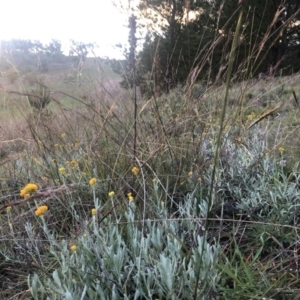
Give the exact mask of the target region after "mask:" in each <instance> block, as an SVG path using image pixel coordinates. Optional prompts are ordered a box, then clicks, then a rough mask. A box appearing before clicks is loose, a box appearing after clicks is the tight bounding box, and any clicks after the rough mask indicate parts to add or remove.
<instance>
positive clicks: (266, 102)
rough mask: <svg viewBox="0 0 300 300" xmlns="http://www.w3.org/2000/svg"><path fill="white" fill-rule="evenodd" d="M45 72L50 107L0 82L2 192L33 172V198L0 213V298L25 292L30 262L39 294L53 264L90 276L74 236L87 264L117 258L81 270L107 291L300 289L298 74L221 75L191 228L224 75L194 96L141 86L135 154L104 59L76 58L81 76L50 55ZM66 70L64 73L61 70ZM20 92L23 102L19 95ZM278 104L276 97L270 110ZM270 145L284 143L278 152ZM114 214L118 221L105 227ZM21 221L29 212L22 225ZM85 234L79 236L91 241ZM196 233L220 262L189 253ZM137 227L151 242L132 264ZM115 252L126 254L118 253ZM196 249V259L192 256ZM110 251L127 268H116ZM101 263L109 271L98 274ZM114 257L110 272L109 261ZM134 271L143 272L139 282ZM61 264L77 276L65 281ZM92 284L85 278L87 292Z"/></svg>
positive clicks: (123, 97) (212, 294)
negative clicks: (148, 94)
mask: <svg viewBox="0 0 300 300" xmlns="http://www.w3.org/2000/svg"><path fill="white" fill-rule="evenodd" d="M48 73H49V74H47V75H46V76H45V77H44V78H43V80H44V83H45V84H47V85H48V86H49V87H51V88H53V91H56V92H55V93H54V98H55V99H56V100H57V102H59V103H60V105H57V104H55V103H52V104H51V106H50V107H49V110H51V111H52V114H50V115H47V116H43V115H40V116H36V117H33V116H32V115H30V111H28V104H27V102H26V101H25V99H21V98H19V97H17V96H15V95H12V94H7V93H6V94H4V93H3V92H2V97H1V101H2V108H3V109H2V112H1V114H2V116H3V117H5V118H6V120H7V121H6V122H5V123H4V122H2V123H1V129H2V141H1V151H2V152H1V165H0V168H1V178H2V190H1V204H7V203H14V201H16V200H20V199H19V198H20V197H19V192H20V189H22V188H23V187H24V185H25V184H26V183H28V182H35V183H36V184H38V186H39V190H40V192H39V193H37V194H36V195H37V196H36V198H34V197H35V196H33V198H32V199H31V200H30V201H28V202H26V203H24V204H21V205H13V207H12V208H11V210H6V209H3V210H2V214H1V215H0V222H1V223H0V228H1V236H2V237H3V239H2V240H1V245H0V250H1V252H0V253H1V254H0V259H2V260H1V261H2V262H1V264H0V276H1V280H0V281H1V284H2V286H1V290H3V295H4V296H3V297H6V298H8V297H12V299H18V298H17V297H18V295H19V296H20V295H21V296H24V297H25V296H26V295H29V293H28V290H27V289H28V285H27V278H28V276H29V275H30V276H31V279H32V278H33V277H32V276H33V274H38V276H39V278H40V280H41V281H42V283H41V284H40V283H37V284H36V286H37V288H36V292H37V293H41V294H40V296H38V297H40V299H42V298H41V295H42V290H43V289H44V288H42V286H43V285H44V286H47V288H48V289H47V293H49V294H48V296H49V297H50V298H51V297H52V298H53V297H54V295H57V292H56V293H54V292H51V290H52V288H51V284H50V283H49V282H51V280H52V279H51V278H52V277H51V276H52V275H51V274H52V272H53V271H54V270H55V269H57V270H58V272H59V273H58V274H59V276H60V277H59V278H60V280H61V281H62V282H64V283H66V284H69V285H70V290H72V289H73V290H72V291H74V294H75V295H76V293H77V295H79V293H80V292H82V291H81V290H80V285H78V284H75V283H76V280H77V281H79V282H84V283H85V284H90V282H92V283H93V282H94V281H93V280H89V279H85V277H84V276H83V277H81V276H82V274H81V273H80V272H79V271H78V269H80V268H81V267H80V268H79V267H78V265H77V263H78V261H77V256H76V255H72V254H69V252H72V250H71V248H70V246H74V245H76V246H77V247H78V249H77V253H78V257H85V261H86V262H87V265H90V266H97V264H98V261H97V259H98V256H97V255H98V254H97V253H100V254H101V257H102V256H103V257H105V262H109V261H110V260H112V261H113V262H114V263H112V265H109V263H107V264H108V265H107V266H106V265H105V266H104V265H103V266H102V267H101V268H100V269H97V270H91V268H89V269H87V270H85V271H84V272H85V273H84V274H85V275H86V274H89V272H96V273H95V274H100V273H101V274H102V272H103V274H104V275H105V274H106V275H105V276H106V277H107V278H106V281H104V283H105V287H108V290H109V289H110V288H111V290H109V291H114V288H113V287H112V286H113V285H111V284H112V283H113V284H114V285H115V286H117V294H118V295H121V294H122V293H123V294H124V293H128V295H129V296H132V295H133V293H135V292H136V290H138V289H140V290H141V291H144V290H145V291H146V290H147V284H148V283H149V282H153V283H152V284H149V287H148V288H149V290H147V291H148V292H150V291H152V292H153V290H154V294H152V296H153V298H159V299H165V298H166V297H167V296H169V297H172V293H174V290H176V293H181V295H183V293H184V292H185V291H186V294H185V296H182V297H183V299H196V298H195V297H194V298H192V297H193V295H194V293H195V291H196V293H197V291H198V293H199V294H200V295H201V297H204V298H203V299H214V298H216V297H217V295H219V296H220V297H221V299H262V297H269V299H293V298H294V297H295V296H296V295H297V294H298V291H299V287H298V286H299V282H298V276H299V274H298V270H297V269H296V268H295V263H296V262H297V259H298V258H297V255H298V253H297V251H298V250H297V249H298V244H297V243H298V242H297V240H298V230H297V226H298V216H299V212H298V203H297V201H298V200H297V199H298V196H299V191H298V185H299V175H298V174H299V170H298V168H297V162H298V160H299V157H300V153H299V149H300V145H299V143H300V142H299V141H300V139H299V128H300V123H299V119H298V117H297V115H298V112H299V107H297V105H296V102H295V100H294V97H293V94H292V91H295V94H296V95H297V97H298V98H299V95H300V90H299V86H298V85H297V82H298V81H299V75H295V76H293V77H287V78H277V79H271V80H270V81H260V82H256V81H255V80H253V81H249V82H243V83H239V84H235V85H233V86H232V89H231V91H230V98H229V106H228V115H227V116H226V128H225V132H224V135H223V143H222V149H221V157H220V169H219V171H218V173H217V180H216V185H215V187H216V192H215V197H214V202H213V206H212V208H211V210H210V213H211V220H209V223H208V227H207V228H206V232H207V233H206V235H204V233H203V232H202V231H201V230H200V229H201V226H202V224H203V219H202V218H204V217H205V216H206V209H207V208H206V206H205V205H207V203H206V199H207V195H208V187H209V184H210V178H211V166H212V157H213V153H214V149H215V148H214V147H215V139H216V134H217V132H218V120H219V119H218V118H219V115H220V107H221V105H220V103H222V101H223V96H222V95H223V94H224V87H223V86H218V87H217V86H213V87H211V88H209V89H206V87H203V86H201V85H197V86H195V88H194V90H193V92H192V96H191V97H187V96H186V94H185V91H184V89H183V88H177V89H175V90H174V91H173V92H171V93H170V94H169V95H162V96H161V97H160V98H157V99H152V100H150V101H146V100H143V99H140V100H139V116H138V120H137V121H138V132H137V137H138V147H137V157H136V158H135V159H133V158H132V154H133V149H132V144H133V123H134V120H133V118H132V115H133V114H132V104H130V101H128V98H129V97H128V94H124V93H122V92H120V90H119V89H118V87H117V85H116V82H117V81H118V77H116V76H115V75H113V74H112V73H111V71H110V70H109V69H107V67H106V66H105V65H104V66H103V70H102V69H101V70H97V69H96V67H95V65H94V64H93V61H92V60H89V61H88V62H87V63H86V65H85V66H84V68H83V72H82V74H83V75H82V77H81V82H78V81H77V77H76V76H75V75H76V74H77V71H75V70H74V69H72V68H71V65H70V64H68V65H65V66H63V67H59V66H55V67H54V65H53V68H51V67H50V68H49V72H48ZM70 73H71V75H72V76H73V77H72V78H69V79H70V80H69V83H65V79H66V77H67V74H70ZM21 77H22V78H18V79H16V82H15V84H14V85H13V84H11V83H10V82H9V81H7V78H1V80H2V81H1V84H2V86H4V87H5V89H7V90H17V91H19V92H22V91H23V90H24V89H25V90H26V89H27V88H29V85H28V84H29V83H28V81H27V80H25V77H27V75H26V76H25V75H24V74H23V75H21ZM38 78H39V77H38ZM103 87H104V89H103ZM57 90H60V91H64V92H65V93H67V94H69V95H72V96H74V97H76V98H80V99H81V100H82V102H78V101H77V100H74V99H70V97H67V96H65V95H62V94H60V93H59V92H57ZM20 100H22V101H24V103H23V104H21V105H20V102H19V101H20ZM129 100H130V99H129ZM17 101H18V105H16V102H17ZM278 104H280V108H278V109H277V110H275V111H273V112H272V113H271V111H272V110H273V109H274V107H276V106H277V105H278ZM20 108H21V109H20ZM11 112H12V113H11ZM16 115H17V117H16ZM20 115H24V120H20V118H19V116H20ZM12 116H13V117H12ZM255 122H256V124H255V125H253V124H254V123H255ZM280 147H282V148H284V150H282V148H281V149H280V151H279V148H280ZM133 166H137V167H138V168H139V170H140V172H139V174H138V175H137V176H135V175H134V174H132V172H131V169H132V167H133ZM92 177H95V178H96V179H97V184H96V185H95V186H94V188H91V187H90V186H89V180H90V179H91V178H92ZM65 185H67V186H69V189H70V190H66V189H65ZM110 191H114V192H115V197H114V198H109V197H108V192H110ZM50 192H51V193H50ZM128 192H131V193H132V195H133V196H134V200H135V205H136V206H134V207H132V206H131V204H128V198H129V197H128ZM40 205H47V206H48V207H49V211H48V212H47V213H46V214H45V216H44V217H43V218H37V217H35V215H34V212H35V210H36V208H37V207H38V206H40ZM93 208H97V211H99V213H98V215H97V217H96V218H94V217H92V216H91V209H93ZM133 211H134V217H133V216H132V215H131V214H132V212H133ZM133 218H135V219H133ZM176 219H180V220H179V221H176ZM117 220H118V221H117ZM133 220H135V221H136V223H134V222H132V221H133ZM144 220H152V221H153V227H151V226H152V225H151V226H150V225H149V224H148V223H147V226H146V227H144V225H143V224H144ZM173 220H174V221H173ZM120 221H121V223H120V224H119V222H120ZM85 222H87V223H85ZM115 222H117V223H118V224H119V225H116V227H114V224H115ZM122 222H125V223H124V225H122V224H123V223H122ZM26 224H32V228H33V229H32V231H30V230H29V229H28V227H26V226H28V225H26ZM45 224H46V225H45ZM84 224H87V225H84ZM128 224H129V225H130V226H128ZM134 224H137V226H136V227H135V225H134ZM139 224H141V225H142V226H139ZM154 224H158V228H155V225H154ZM85 226H86V227H85ZM93 226H94V227H93ZM131 227H132V228H133V229H132V231H130V230H131V229H130V228H131ZM24 228H27V229H26V230H25V232H24ZM99 228H101V230H102V231H101V232H100V233H98V229H99ZM151 228H152V229H153V230H152V229H151ZM154 228H155V230H154ZM110 230H111V231H110ZM118 230H120V235H118V234H117V233H116V231H118ZM139 230H141V232H139ZM144 230H145V232H144ZM151 230H152V231H151ZM159 230H161V231H159ZM196 232H197V234H196V236H195V233H196ZM52 233H54V236H55V238H54V239H53V236H52V235H51V234H52ZM84 234H86V235H88V236H89V238H90V240H89V243H87V241H86V240H84V238H85V236H84ZM135 234H136V236H135ZM23 235H25V238H24V236H23ZM203 235H204V237H205V240H207V243H210V244H207V245H206V244H205V245H206V246H207V248H205V249H206V250H205V251H206V252H205V253H209V255H210V257H214V255H217V254H218V263H217V264H215V263H211V264H210V263H208V262H207V261H202V260H203V257H202V256H201V257H200V258H199V257H198V259H196V258H195V257H196V256H195V257H194V256H193V255H195V254H194V252H193V251H194V250H195V249H200V248H197V245H198V244H197V243H198V240H197V238H198V237H199V236H203ZM147 236H150V237H151V239H152V242H150V241H149V244H147V245H148V246H145V247H142V248H141V249H145V250H144V251H148V250H149V253H148V252H147V253H145V254H144V255H145V256H144V258H143V259H144V260H145V265H144V269H143V267H142V266H141V264H138V263H135V264H133V261H134V259H135V258H136V257H138V256H139V255H142V252H141V251H142V250H141V249H140V247H138V248H136V245H134V243H133V241H135V240H136V241H138V242H137V245H139V243H142V242H143V241H144V239H143V237H147ZM158 236H161V240H160V241H159V243H158V242H157V245H158V244H159V245H162V246H161V247H160V246H157V245H156V246H155V243H154V241H153V240H155V238H157V239H158V240H159V238H158ZM119 238H120V239H122V241H123V242H122V243H123V244H122V245H121V246H120V245H119V246H118V245H117V244H118V243H117V242H116V241H117V240H119ZM104 240H105V242H103V241H104ZM91 241H93V243H92V245H93V247H94V248H93V247H90V245H91V244H90V243H91ZM151 243H152V244H151ZM112 245H113V246H112ZM124 245H125V246H124ZM149 245H151V246H149ZM213 245H215V246H216V247H217V248H213ZM206 246H205V247H206ZM103 247H104V248H103ZM105 247H107V248H105ZM110 247H113V249H114V251H112V250H111V249H112V248H110ZM118 247H119V248H118ZM126 247H128V248H126ZM199 247H200V246H199ZM15 249H21V251H15ZM45 249H46V251H45ZM73 249H74V248H73ZM81 249H82V250H81ZM83 249H85V250H83ZM124 249H128V251H124ZM147 249H148V250H147ZM168 249H169V250H168ZM55 251H57V252H58V253H59V257H58V256H57V257H56V256H55V253H56V252H55ZM118 251H119V252H118ZM199 251H200V250H199ZM85 255H86V256H85ZM110 255H111V256H110ZM122 255H125V256H126V258H124V259H123V258H122V259H121V258H120V257H121V256H122ZM164 255H165V256H164ZM125 256H124V257H125ZM60 257H64V260H65V261H67V262H68V264H69V265H70V269H68V272H71V273H70V274H71V275H70V274H69V273H68V276H66V277H65V278H64V273H63V272H61V270H60V267H59V265H60V264H61V261H60ZM164 257H165V261H164V266H165V268H167V267H168V262H169V261H168V259H170V261H172V264H170V265H171V266H172V268H171V270H170V272H172V274H173V276H166V275H163V274H164V273H163V272H162V269H161V268H162V267H161V266H162V265H163V260H162V259H163V258H164ZM191 257H192V259H191V260H190V258H191ZM204 257H206V256H205V255H204ZM118 258H120V261H119V260H118ZM186 260H188V261H190V265H189V264H188V263H187V262H186ZM23 261H26V265H24V264H23V263H22V262H23ZM137 261H138V260H137ZM199 261H200V262H201V263H200V265H193V264H194V263H197V262H199ZM117 262H119V264H120V265H121V266H122V264H123V263H124V266H125V267H124V268H120V269H119V268H117V267H116V266H117V265H118V263H117ZM157 262H158V264H157V265H156V263H157ZM159 263H161V264H159ZM132 265H134V266H133V267H132V269H130V270H131V271H130V272H129V273H126V272H127V270H128V269H129V268H131V266H132ZM28 266H30V267H28ZM80 266H82V264H81V265H80ZM106 267H107V270H108V271H107V272H109V273H105V272H106V271H105V268H106ZM196 267H197V268H199V270H202V271H203V272H204V273H203V274H202V273H201V274H202V275H200V278H201V279H200V283H199V281H197V280H196V279H195V278H194V277H193V276H194V275H193V272H192V270H193V269H194V268H195V270H198V269H196ZM135 268H139V269H138V271H136V269H135ZM190 268H191V269H190ZM206 268H207V269H206ZM16 269H18V270H19V271H18V272H16V271H14V270H16ZM116 269H118V270H119V273H118V272H117V271H111V270H116ZM174 270H175V271H176V272H175V271H174ZM187 270H189V272H190V273H188V279H186V281H185V282H183V283H182V282H181V281H180V280H178V278H185V276H187V275H186V274H187ZM151 271H153V278H152V277H151ZM173 271H174V273H173ZM60 272H61V273H60ZM199 272H200V271H199ZM205 272H206V273H205ZM194 273H195V272H194ZM107 274H109V275H107ZM139 274H140V275H139ZM141 274H142V275H141ZM143 274H144V275H143ZM145 274H147V276H149V278H152V279H151V280H153V281H151V280H150V279H149V281H148V283H147V282H143V284H141V282H142V280H143V276H146V275H145ZM199 274H200V273H199ZM208 274H209V275H210V276H211V277H209V276H208ZM216 274H217V275H216ZM69 276H72V278H73V279H74V280H75V281H74V282H75V283H74V282H73V281H72V282H68V280H69V279H68V278H70V277H69ZM105 276H104V277H105ZM127 276H128V277H127ZM138 276H141V277H138ZM214 276H215V277H214ZM156 277H157V278H158V279H159V280H158V281H159V282H156V281H155V278H156ZM130 278H140V281H138V282H137V281H133V280H129V279H130ZM205 278H208V279H207V280H206V279H205ZM167 279H170V280H171V281H172V280H174V282H172V283H171V284H173V291H168V288H166V287H167V286H168V284H170V282H167V281H166V282H164V280H167ZM85 280H86V281H85ZM182 280H183V279H182ZM194 280H195V281H194ZM198 280H199V279H198ZM52 281H53V280H52ZM99 281H101V278H100V277H99ZM160 281H161V282H162V283H161V282H160ZM196 282H197V283H198V284H199V288H198V289H195V287H196V286H197V285H196ZM181 283H182V285H180V284H181ZM39 284H40V285H39ZM134 284H136V285H134ZM160 284H161V285H160ZM110 286H111V287H110ZM137 287H138V288H137ZM180 287H183V288H180ZM76 289H79V290H80V292H79V290H76ZM189 289H191V290H189ZM33 290H34V289H33ZM44 290H45V289H44ZM61 290H63V288H61ZM92 290H93V288H92V287H91V293H92ZM171 290H172V289H171ZM156 291H157V294H155V292H156ZM158 291H160V293H161V294H159V293H158ZM106 292H107V290H106ZM145 293H146V292H145ZM17 294H18V295H17ZM188 295H190V296H188ZM276 297H280V298H276ZM6 298H4V299H6ZM117 298H118V297H117ZM36 299H38V298H36ZM53 299H54V298H53ZM57 299H62V298H60V297H59V296H57ZM119 299H121V296H120V298H119Z"/></svg>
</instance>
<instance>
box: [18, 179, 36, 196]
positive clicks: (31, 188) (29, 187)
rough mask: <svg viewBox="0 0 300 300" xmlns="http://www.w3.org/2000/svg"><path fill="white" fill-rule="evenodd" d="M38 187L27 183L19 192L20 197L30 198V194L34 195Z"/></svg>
mask: <svg viewBox="0 0 300 300" xmlns="http://www.w3.org/2000/svg"><path fill="white" fill-rule="evenodd" d="M38 189H39V188H38V186H37V185H36V184H34V183H28V184H27V185H26V186H25V187H24V188H23V189H22V190H21V191H20V196H21V197H24V198H28V197H30V194H31V193H34V192H36V191H37V190H38Z"/></svg>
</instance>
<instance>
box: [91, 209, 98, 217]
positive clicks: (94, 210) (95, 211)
mask: <svg viewBox="0 0 300 300" xmlns="http://www.w3.org/2000/svg"><path fill="white" fill-rule="evenodd" d="M95 214H97V209H96V208H93V209H92V215H93V216H94V215H95Z"/></svg>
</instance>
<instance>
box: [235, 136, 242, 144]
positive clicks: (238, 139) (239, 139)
mask: <svg viewBox="0 0 300 300" xmlns="http://www.w3.org/2000/svg"><path fill="white" fill-rule="evenodd" d="M236 141H237V142H238V143H239V144H240V143H241V142H242V138H241V137H240V136H239V137H238V138H237V139H236Z"/></svg>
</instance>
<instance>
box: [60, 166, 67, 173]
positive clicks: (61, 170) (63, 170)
mask: <svg viewBox="0 0 300 300" xmlns="http://www.w3.org/2000/svg"><path fill="white" fill-rule="evenodd" d="M58 171H59V173H61V174H65V173H66V168H64V167H61V168H59V169H58Z"/></svg>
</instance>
